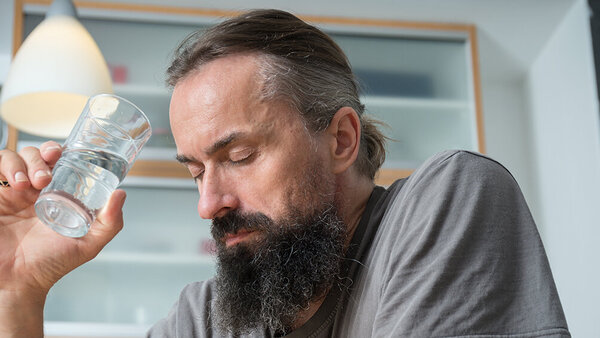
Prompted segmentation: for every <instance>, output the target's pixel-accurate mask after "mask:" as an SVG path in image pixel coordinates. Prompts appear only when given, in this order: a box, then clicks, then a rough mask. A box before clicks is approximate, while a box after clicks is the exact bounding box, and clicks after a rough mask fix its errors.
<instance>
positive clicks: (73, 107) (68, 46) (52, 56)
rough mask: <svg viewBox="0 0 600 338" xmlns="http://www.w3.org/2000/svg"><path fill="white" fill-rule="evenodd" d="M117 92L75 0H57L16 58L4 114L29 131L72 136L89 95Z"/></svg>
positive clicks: (1, 103) (1, 106)
mask: <svg viewBox="0 0 600 338" xmlns="http://www.w3.org/2000/svg"><path fill="white" fill-rule="evenodd" d="M112 92H113V91H112V82H111V78H110V73H109V70H108V67H107V65H106V61H105V60H104V57H103V56H102V53H101V52H100V49H99V48H98V45H97V44H96V42H95V41H94V39H93V38H92V36H91V35H90V34H89V33H88V31H87V30H86V29H85V28H84V27H83V25H82V24H81V23H80V22H79V21H78V20H77V12H76V10H75V6H74V5H73V2H72V1H71V0H55V1H54V2H53V3H52V5H51V6H50V8H49V10H48V12H47V13H46V17H45V19H44V20H43V21H42V22H41V23H40V24H39V25H38V26H37V27H36V28H35V29H34V30H33V31H32V32H31V34H29V36H28V37H27V39H26V40H25V41H24V42H23V44H22V45H21V47H20V48H19V50H18V51H17V54H16V55H15V57H14V59H13V61H12V64H11V66H10V69H9V71H8V75H7V77H6V81H5V82H4V85H3V87H2V92H1V95H0V116H2V118H3V119H4V121H6V122H7V123H8V124H10V125H12V126H13V127H15V128H17V129H19V130H21V131H24V132H26V133H30V134H33V135H37V136H42V137H48V138H66V137H67V136H68V135H69V132H70V131H71V129H72V128H73V126H74V125H75V121H76V120H77V118H78V117H79V114H80V113H81V111H82V109H83V107H84V106H85V103H86V101H87V99H88V98H89V97H90V96H93V95H96V94H100V93H112Z"/></svg>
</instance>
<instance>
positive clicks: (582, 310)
mask: <svg viewBox="0 0 600 338" xmlns="http://www.w3.org/2000/svg"><path fill="white" fill-rule="evenodd" d="M590 41H591V40H590V31H589V20H588V12H587V6H586V2H585V1H583V0H579V1H577V2H576V3H575V4H574V5H573V7H572V8H571V10H570V11H569V12H568V13H567V15H566V16H565V18H564V20H563V21H562V23H561V24H560V25H559V26H558V27H557V29H556V31H555V33H554V34H553V36H552V37H551V39H550V40H549V41H548V43H547V44H546V46H545V48H544V49H543V50H542V52H541V53H540V55H539V57H538V58H537V60H536V61H535V62H534V64H533V66H532V67H531V69H530V71H529V73H528V78H527V88H528V90H529V98H530V101H529V103H530V114H531V121H532V140H533V155H534V162H535V163H536V165H537V170H536V176H537V187H538V189H539V193H538V196H539V199H540V201H539V202H540V214H539V216H541V219H539V224H540V228H541V231H542V237H543V240H544V242H545V245H546V247H547V249H548V255H549V258H550V263H551V265H552V268H553V272H554V277H555V280H556V283H557V286H558V290H559V293H560V296H561V299H562V303H563V308H564V310H565V313H566V315H567V320H568V322H569V325H570V329H571V332H572V334H573V336H574V337H600V321H599V320H598V319H599V318H600V317H599V311H598V304H600V289H599V288H598V286H599V285H600V264H599V263H598V260H599V259H600V245H598V240H599V239H600V122H599V114H600V113H599V111H598V101H597V94H596V85H595V79H594V66H593V56H592V49H591V42H590Z"/></svg>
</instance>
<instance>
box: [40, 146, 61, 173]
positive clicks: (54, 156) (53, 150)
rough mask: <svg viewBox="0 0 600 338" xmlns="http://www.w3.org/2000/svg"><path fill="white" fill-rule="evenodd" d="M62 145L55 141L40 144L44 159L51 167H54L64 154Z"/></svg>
mask: <svg viewBox="0 0 600 338" xmlns="http://www.w3.org/2000/svg"><path fill="white" fill-rule="evenodd" d="M62 150H63V148H62V146H61V145H60V144H58V143H56V142H54V141H48V142H44V143H43V144H42V145H41V146H40V154H41V155H42V159H44V161H46V163H48V166H49V167H50V168H52V167H54V164H56V161H58V159H59V158H60V155H62Z"/></svg>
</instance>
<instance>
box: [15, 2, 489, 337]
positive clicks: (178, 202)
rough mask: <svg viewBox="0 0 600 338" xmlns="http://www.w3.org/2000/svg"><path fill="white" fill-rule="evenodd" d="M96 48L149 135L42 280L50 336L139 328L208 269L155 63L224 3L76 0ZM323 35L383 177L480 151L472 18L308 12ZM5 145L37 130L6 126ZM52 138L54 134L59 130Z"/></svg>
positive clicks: (202, 225)
mask: <svg viewBox="0 0 600 338" xmlns="http://www.w3.org/2000/svg"><path fill="white" fill-rule="evenodd" d="M46 3H47V1H41V0H40V1H35V0H28V1H25V5H24V7H23V11H22V18H21V20H15V21H16V24H20V25H22V28H23V35H22V36H21V37H20V39H22V38H24V37H25V36H26V35H27V34H28V33H29V32H31V30H32V29H33V28H34V27H35V26H36V25H37V24H38V23H39V22H40V21H41V20H42V19H43V14H44V12H45V10H46V8H47V7H46V5H45V4H46ZM78 10H79V14H80V19H81V21H82V23H83V24H84V25H85V26H86V28H87V29H88V30H89V32H90V33H91V34H92V36H93V37H94V39H95V40H96V41H97V43H98V45H99V47H100V49H101V50H102V52H103V54H104V56H105V58H106V60H107V62H108V64H109V66H110V69H111V72H112V76H113V81H114V83H115V85H114V90H115V93H116V94H118V95H120V96H123V97H125V98H127V99H129V100H131V101H133V102H134V103H136V104H137V105H138V106H140V108H141V109H142V110H144V111H145V112H146V114H147V115H148V116H149V117H150V119H151V123H152V126H153V136H152V138H151V140H150V141H149V143H148V146H147V147H146V148H145V149H144V151H143V152H142V154H141V155H140V160H138V162H137V164H136V167H135V168H134V169H133V170H132V171H131V173H130V175H129V176H128V178H127V179H126V181H125V189H126V190H127V192H128V201H127V203H126V207H125V228H124V230H123V231H122V232H121V234H119V236H118V237H117V238H116V239H115V240H114V241H113V242H111V243H110V244H109V245H108V246H107V247H106V248H105V249H104V250H103V252H102V253H100V255H99V256H98V257H97V258H96V259H94V260H93V261H91V262H89V263H87V264H86V265H84V266H82V267H80V268H78V269H77V270H75V271H74V272H73V273H71V274H69V275H68V276H66V277H65V278H63V279H62V280H61V281H59V283H58V284H57V285H56V286H55V287H54V288H53V290H52V291H51V293H50V295H49V297H48V301H47V307H46V313H45V319H46V325H47V333H48V334H49V335H54V334H55V335H59V334H78V332H82V333H85V332H89V330H94V331H95V332H101V333H103V334H105V335H109V336H110V335H119V336H123V335H131V336H139V335H142V334H143V332H144V331H145V330H146V329H147V327H148V326H149V325H151V324H152V323H153V322H155V321H156V320H158V319H159V318H161V317H163V316H165V315H166V314H167V312H168V310H169V308H170V306H171V305H172V304H173V302H175V300H176V299H177V295H178V293H179V291H180V289H181V288H182V287H183V286H184V285H185V284H186V283H189V282H192V281H195V280H202V279H206V278H209V277H210V276H211V275H213V274H214V271H215V263H214V258H213V256H212V255H211V249H212V242H211V240H210V239H209V237H210V236H209V222H208V221H203V220H200V219H199V217H198V216H197V215H196V208H195V203H196V201H197V192H196V191H195V187H194V184H193V182H192V180H191V178H188V176H189V175H188V174H187V172H186V170H185V169H184V168H183V167H181V166H180V165H179V164H177V163H176V162H175V161H174V160H173V159H174V156H175V145H174V142H173V138H172V135H171V133H170V128H169V122H168V105H169V98H170V91H169V89H168V88H167V87H166V86H165V84H164V79H165V77H164V73H165V70H166V67H167V66H168V64H169V61H170V58H171V55H172V51H173V49H174V48H175V47H176V46H177V45H178V43H179V42H180V41H181V40H182V39H184V38H185V36H186V35H187V34H189V33H190V32H192V31H195V30H197V29H204V28H206V27H207V26H209V25H211V24H214V23H215V22H218V21H219V20H221V17H222V16H228V15H232V14H234V13H231V12H220V11H217V12H216V14H215V11H208V10H206V11H203V10H198V9H195V10H185V9H182V8H175V7H160V8H159V7H151V6H141V5H140V6H120V5H119V4H117V3H115V4H112V5H106V4H105V5H104V6H102V7H101V8H100V7H95V6H94V5H93V4H86V3H83V2H82V3H81V4H79V8H78ZM305 19H306V20H307V21H310V22H313V23H315V24H317V25H318V26H320V27H321V28H322V29H324V30H325V31H326V32H328V33H329V34H331V35H332V36H333V38H334V39H335V40H336V41H337V42H338V43H339V44H340V46H341V47H342V49H344V50H345V51H346V53H347V55H348V58H349V59H350V62H351V64H352V66H353V69H354V70H355V72H356V74H357V76H358V78H359V81H360V83H361V87H362V89H363V91H362V99H363V102H364V103H365V104H366V110H367V113H368V114H372V115H373V116H374V117H376V118H378V119H380V120H382V121H383V122H385V123H386V124H387V125H388V127H387V128H385V129H384V132H385V133H386V134H387V135H388V136H389V137H390V138H391V140H390V142H389V149H388V157H387V160H386V162H385V163H384V166H383V169H382V170H381V171H380V173H379V176H378V181H377V182H378V183H379V184H383V185H387V184H390V183H391V182H393V180H394V179H396V178H398V177H402V176H407V175H409V174H410V172H411V171H412V170H414V169H415V168H416V167H417V166H418V165H419V164H420V163H421V162H423V161H424V160H425V159H426V158H427V157H429V156H431V155H433V154H434V153H435V152H437V151H441V150H444V149H449V148H461V149H467V150H473V151H478V152H485V148H484V137H483V130H482V112H481V103H480V98H479V85H478V68H477V53H476V52H477V48H476V45H475V42H476V38H475V29H474V27H472V26H469V25H449V24H435V23H404V22H396V21H378V20H363V19H343V18H327V17H305ZM10 139H11V140H12V142H13V146H14V147H17V148H19V147H23V146H25V145H30V144H34V145H35V144H39V142H41V141H42V140H41V139H40V138H37V137H35V136H32V135H27V134H25V133H18V134H17V133H15V131H14V130H12V136H10ZM58 141H61V140H58Z"/></svg>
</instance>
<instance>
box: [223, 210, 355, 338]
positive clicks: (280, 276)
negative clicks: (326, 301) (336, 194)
mask: <svg viewBox="0 0 600 338" xmlns="http://www.w3.org/2000/svg"><path fill="white" fill-rule="evenodd" d="M335 210H336V209H335V208H334V207H333V206H327V207H326V208H324V209H323V210H320V211H318V212H314V213H313V214H311V215H308V216H306V215H301V213H300V212H299V211H297V210H295V211H292V212H291V214H290V215H288V216H287V217H286V218H285V220H284V221H281V222H275V221H273V220H271V219H270V218H268V217H267V216H265V215H263V214H260V213H257V214H252V215H241V214H240V213H239V212H237V211H232V212H230V213H229V214H227V215H226V216H225V217H223V218H220V219H215V220H214V221H213V225H212V233H213V237H214V238H215V239H217V254H218V260H217V275H216V279H215V282H216V287H217V297H216V301H215V304H214V305H215V310H216V314H217V316H216V317H217V318H216V322H217V325H218V326H219V327H220V328H221V329H222V330H225V331H227V332H231V333H233V334H242V333H247V332H249V331H252V330H255V329H267V330H269V331H270V332H272V333H275V334H285V333H287V332H289V331H290V329H291V327H292V325H293V323H294V322H295V321H296V319H297V318H298V314H299V313H301V312H302V311H305V310H307V309H308V307H309V304H310V302H311V301H315V300H318V299H320V298H322V297H325V295H326V294H327V292H328V290H329V289H330V288H331V287H333V286H334V285H335V283H336V282H337V281H338V280H339V274H340V269H341V264H342V260H343V255H344V243H345V241H346V230H347V228H346V225H345V224H344V223H343V222H342V220H341V219H340V217H339V216H338V215H337V213H336V211H335ZM240 228H244V229H252V230H259V231H260V234H259V236H260V240H259V241H258V242H254V243H251V244H249V245H246V244H245V243H240V244H238V245H234V246H233V247H232V248H226V247H225V246H224V244H223V243H221V242H219V240H218V238H222V235H223V234H224V233H226V232H232V231H236V230H239V229H240Z"/></svg>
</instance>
